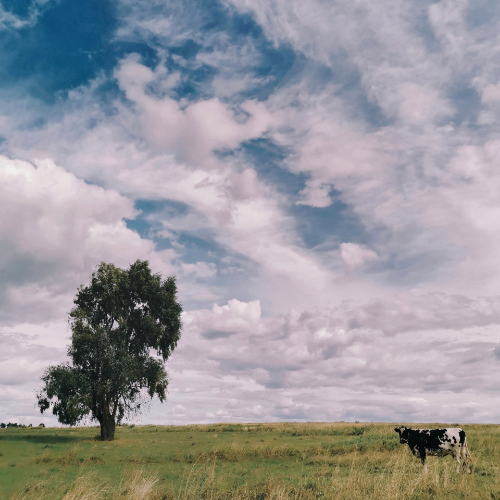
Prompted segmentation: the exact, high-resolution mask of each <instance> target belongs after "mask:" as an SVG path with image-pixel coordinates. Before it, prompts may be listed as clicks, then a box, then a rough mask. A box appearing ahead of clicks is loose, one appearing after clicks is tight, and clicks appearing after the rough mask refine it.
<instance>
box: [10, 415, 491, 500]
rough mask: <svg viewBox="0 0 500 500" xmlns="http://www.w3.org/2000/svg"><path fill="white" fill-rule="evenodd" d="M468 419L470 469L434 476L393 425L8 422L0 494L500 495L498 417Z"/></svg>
mask: <svg viewBox="0 0 500 500" xmlns="http://www.w3.org/2000/svg"><path fill="white" fill-rule="evenodd" d="M442 426H443V424H441V425H439V424H432V425H421V426H418V425H415V424H413V425H412V427H414V428H418V427H421V428H424V427H426V428H430V427H442ZM463 428H464V430H465V431H466V433H467V440H468V443H469V449H470V450H471V452H472V456H473V473H472V474H470V475H469V474H460V475H457V474H456V472H455V463H454V462H453V460H452V458H451V457H444V458H437V457H430V458H429V459H428V468H429V470H428V473H427V474H424V473H423V471H422V466H421V464H420V461H419V460H418V459H416V458H414V457H413V456H411V454H410V451H409V449H408V447H407V446H402V445H400V444H399V438H398V436H397V434H396V433H395V432H394V430H393V429H394V424H349V423H334V424H316V423H309V424H293V423H286V424H285V423H279V424H248V425H236V424H218V425H198V426H186V427H160V426H158V427H157V426H141V427H134V426H122V427H119V428H118V429H117V433H116V440H115V441H112V442H101V441H98V440H96V439H94V438H95V437H96V435H97V434H98V430H99V429H98V428H96V427H86V428H65V429H61V428H49V429H38V428H36V429H35V428H20V429H12V428H11V429H1V430H0V499H25V500H28V499H38V500H42V499H51V500H52V499H54V500H57V499H63V498H64V499H65V500H77V499H79V500H84V499H85V500H90V499H93V500H98V499H108V498H109V499H118V498H120V499H134V500H136V499H138V500H140V499H179V500H181V499H182V500H200V499H212V500H215V499H242V500H243V499H252V500H264V499H276V500H278V499H304V500H307V499H320V498H322V499H330V498H332V499H373V500H377V499H384V500H387V499H431V498H432V499H459V498H463V499H479V498H481V499H500V473H499V465H500V426H493V425H466V426H463Z"/></svg>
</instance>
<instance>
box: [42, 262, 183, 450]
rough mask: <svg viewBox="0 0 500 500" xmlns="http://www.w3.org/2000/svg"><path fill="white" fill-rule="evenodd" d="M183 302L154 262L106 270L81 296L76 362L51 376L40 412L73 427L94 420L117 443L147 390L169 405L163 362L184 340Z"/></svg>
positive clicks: (71, 350) (52, 369)
mask: <svg viewBox="0 0 500 500" xmlns="http://www.w3.org/2000/svg"><path fill="white" fill-rule="evenodd" d="M176 294H177V287H176V284H175V278H174V277H169V278H167V279H166V280H163V279H162V278H161V276H160V275H159V274H152V273H151V269H150V268H149V264H148V262H147V261H140V260H138V261H136V262H135V263H134V264H132V265H131V266H130V267H129V269H127V270H124V269H119V268H117V267H115V266H114V265H113V264H106V263H104V262H103V263H101V264H100V265H99V267H98V268H97V270H96V271H95V272H94V273H93V274H92V280H91V283H90V285H89V286H83V285H82V286H81V287H80V288H79V289H78V293H77V295H76V298H75V300H74V303H75V307H74V308H73V309H72V311H71V312H70V315H69V316H70V317H69V323H70V326H71V330H72V332H73V333H72V336H71V344H70V346H69V347H68V355H69V357H70V358H71V362H70V363H66V364H62V365H58V366H49V367H48V368H47V369H46V370H45V372H44V375H43V377H42V380H43V382H44V383H45V385H44V387H43V388H42V389H41V391H40V392H39V393H38V394H37V398H38V406H39V408H40V411H41V412H42V413H43V412H44V411H45V410H48V409H49V408H50V406H51V405H52V413H53V414H54V415H56V416H57V418H58V420H59V422H61V423H62V424H67V425H76V424H77V423H78V422H80V421H81V420H82V419H83V418H84V417H86V416H87V415H89V414H90V418H91V420H97V421H98V422H99V423H100V425H101V438H102V439H103V440H112V439H113V438H114V435H115V426H116V424H117V423H120V422H121V420H122V419H123V417H124V416H125V415H127V414H133V413H137V412H139V411H140V409H141V403H142V402H143V401H144V398H145V397H146V394H145V393H146V390H147V394H148V395H149V397H150V398H153V397H154V395H155V394H156V395H157V396H158V398H159V399H160V401H161V402H163V401H164V400H165V398H166V391H167V385H168V378H167V373H166V371H165V366H164V362H165V361H166V360H167V358H168V357H169V356H170V354H171V353H172V351H173V350H174V348H175V347H176V346H177V342H178V340H179V338H180V332H181V319H180V315H181V312H182V307H181V305H180V304H179V303H178V302H177V297H176ZM154 353H156V354H157V356H155V355H154ZM142 389H144V390H142Z"/></svg>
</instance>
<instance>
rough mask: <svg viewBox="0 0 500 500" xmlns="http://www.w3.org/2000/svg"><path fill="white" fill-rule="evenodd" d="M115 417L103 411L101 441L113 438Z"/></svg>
mask: <svg viewBox="0 0 500 500" xmlns="http://www.w3.org/2000/svg"><path fill="white" fill-rule="evenodd" d="M115 427H116V424H115V419H114V418H113V417H112V416H111V415H106V412H104V414H103V416H102V421H101V439H102V440H103V441H113V439H114V438H115Z"/></svg>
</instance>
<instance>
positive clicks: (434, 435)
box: [394, 427, 470, 474]
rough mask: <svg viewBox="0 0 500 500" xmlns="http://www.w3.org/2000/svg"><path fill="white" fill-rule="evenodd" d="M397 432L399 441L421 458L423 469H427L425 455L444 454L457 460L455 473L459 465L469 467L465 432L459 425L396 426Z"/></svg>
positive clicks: (458, 470) (468, 468)
mask: <svg viewBox="0 0 500 500" xmlns="http://www.w3.org/2000/svg"><path fill="white" fill-rule="evenodd" d="M394 430H395V431H396V432H397V433H398V434H399V442H400V443H401V444H408V446H409V447H410V450H411V452H412V453H413V455H415V456H416V457H417V458H420V459H421V460H422V465H423V466H424V470H427V465H426V463H425V460H426V458H427V455H437V456H440V457H442V456H445V455H452V456H453V458H454V459H455V460H456V461H457V462H458V464H457V473H459V472H460V465H462V466H463V468H464V469H465V468H467V472H468V473H469V474H470V467H469V460H470V455H469V449H468V448H467V439H466V438H465V432H464V431H463V430H462V429H460V427H449V428H448V429H409V428H408V427H396V428H395V429H394Z"/></svg>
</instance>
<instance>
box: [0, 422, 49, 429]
mask: <svg viewBox="0 0 500 500" xmlns="http://www.w3.org/2000/svg"><path fill="white" fill-rule="evenodd" d="M6 427H20V428H24V427H33V425H32V424H28V425H24V424H17V423H16V422H14V423H12V422H9V423H8V424H4V423H3V422H2V423H1V424H0V429H5V428H6ZM38 427H45V424H39V425H38ZM35 429H36V427H35Z"/></svg>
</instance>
